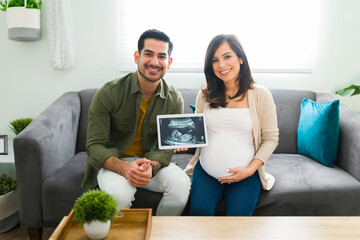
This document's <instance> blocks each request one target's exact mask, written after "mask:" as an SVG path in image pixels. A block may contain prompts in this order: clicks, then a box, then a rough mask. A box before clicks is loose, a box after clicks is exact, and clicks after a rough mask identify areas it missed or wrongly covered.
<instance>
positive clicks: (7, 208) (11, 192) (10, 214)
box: [0, 173, 20, 233]
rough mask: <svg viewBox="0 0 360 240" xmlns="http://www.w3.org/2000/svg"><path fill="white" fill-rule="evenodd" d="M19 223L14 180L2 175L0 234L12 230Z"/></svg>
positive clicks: (0, 183)
mask: <svg viewBox="0 0 360 240" xmlns="http://www.w3.org/2000/svg"><path fill="white" fill-rule="evenodd" d="M19 222H20V221H19V203H18V193H17V191H16V180H15V179H12V178H11V177H9V176H8V175H7V174H6V173H3V174H2V175H1V177H0V233H4V232H7V231H9V230H11V229H13V228H14V227H16V226H17V225H19Z"/></svg>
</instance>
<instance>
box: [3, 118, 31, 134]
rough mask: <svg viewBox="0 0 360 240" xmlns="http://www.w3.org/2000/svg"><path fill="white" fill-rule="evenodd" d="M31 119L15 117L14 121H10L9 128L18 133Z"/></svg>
mask: <svg viewBox="0 0 360 240" xmlns="http://www.w3.org/2000/svg"><path fill="white" fill-rule="evenodd" d="M32 121H33V119H32V118H19V119H15V120H14V121H11V122H10V125H9V127H10V129H11V130H12V131H13V132H14V133H15V135H18V134H19V133H20V132H21V131H22V130H24V129H25V128H26V127H27V126H28V125H29V124H30V123H31V122H32Z"/></svg>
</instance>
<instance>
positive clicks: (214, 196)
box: [190, 162, 224, 216]
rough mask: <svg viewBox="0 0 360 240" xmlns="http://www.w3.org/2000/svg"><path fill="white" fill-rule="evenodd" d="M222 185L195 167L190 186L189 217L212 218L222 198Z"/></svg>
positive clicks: (198, 167) (199, 167)
mask: <svg viewBox="0 0 360 240" xmlns="http://www.w3.org/2000/svg"><path fill="white" fill-rule="evenodd" d="M223 188H224V184H220V182H219V181H218V180H217V179H215V178H213V177H212V176H210V175H208V174H207V173H206V172H205V171H204V169H203V168H202V167H201V164H200V162H199V163H198V164H197V165H196V167H195V169H194V174H193V180H192V185H191V205H190V215H191V216H214V215H215V210H216V208H217V206H218V205H219V202H220V200H221V198H222V196H223Z"/></svg>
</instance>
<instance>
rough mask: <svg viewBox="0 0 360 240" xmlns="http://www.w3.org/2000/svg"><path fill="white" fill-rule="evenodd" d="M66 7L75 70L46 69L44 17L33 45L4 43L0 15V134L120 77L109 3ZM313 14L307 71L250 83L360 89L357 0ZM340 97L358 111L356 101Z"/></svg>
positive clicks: (336, 2)
mask: <svg viewBox="0 0 360 240" xmlns="http://www.w3.org/2000/svg"><path fill="white" fill-rule="evenodd" d="M43 2H44V3H43V4H46V1H43ZM71 4H72V11H73V17H74V28H75V41H76V42H75V44H76V64H75V66H74V67H73V68H72V69H70V70H65V71H59V70H52V69H51V68H50V60H49V53H48V44H47V36H46V18H45V13H44V12H43V15H42V27H43V29H42V40H41V41H38V42H16V41H10V40H8V38H7V26H6V17H5V14H4V13H3V12H1V13H0V135H1V134H8V135H10V137H12V134H11V133H10V131H9V128H8V123H9V122H10V121H11V120H14V119H17V118H21V117H32V118H35V117H36V116H38V115H39V114H40V113H41V112H42V111H43V110H44V109H45V108H46V107H47V106H48V105H49V104H50V103H51V102H53V101H54V100H55V99H56V98H58V97H59V96H60V95H61V94H63V93H64V92H66V91H77V90H80V89H84V88H98V87H100V86H102V85H103V84H104V83H105V82H107V81H110V80H112V79H114V78H117V77H119V76H122V75H124V74H125V73H120V72H119V57H118V56H119V54H118V51H119V50H118V42H119V38H118V33H117V29H118V24H117V13H116V4H117V1H116V0H106V1H101V4H100V2H99V1H95V0H76V1H71ZM44 9H45V6H44ZM319 12H320V14H319V17H320V21H319V26H318V42H317V43H316V56H315V59H314V71H313V73H312V74H260V73H258V74H254V78H255V80H256V81H257V82H258V83H260V84H263V85H265V86H266V87H268V88H285V89H305V90H313V91H321V92H328V93H331V94H333V93H334V91H335V90H337V89H339V88H342V87H345V86H347V85H349V84H350V83H356V84H360V44H359V43H360V14H359V12H360V1H358V0H346V1H343V0H320V6H319ZM167 16H170V15H169V14H167ZM168 21H169V23H171V17H169V19H168ZM144 30H145V29H144ZM264 41H266V39H264ZM176 44H181V43H176ZM134 51H135V49H134ZM129 57H131V58H132V56H129ZM165 79H166V80H167V81H168V82H170V83H171V84H173V85H174V86H175V87H178V88H199V87H200V84H201V82H205V79H204V77H203V74H200V73H168V74H167V75H166V77H165ZM341 99H342V101H343V102H345V103H346V104H348V105H349V106H350V107H352V108H353V109H355V110H356V111H358V112H360V97H355V98H351V99H350V98H349V97H346V98H341Z"/></svg>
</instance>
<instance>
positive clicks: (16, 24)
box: [0, 0, 41, 41]
mask: <svg viewBox="0 0 360 240" xmlns="http://www.w3.org/2000/svg"><path fill="white" fill-rule="evenodd" d="M40 9H41V0H39V1H37V0H4V1H0V10H2V11H4V12H6V21H7V25H8V37H9V39H10V40H17V41H37V40H40V38H41V36H40V35H41V34H40V33H41V31H40V29H41V26H40V22H41V21H40Z"/></svg>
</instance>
